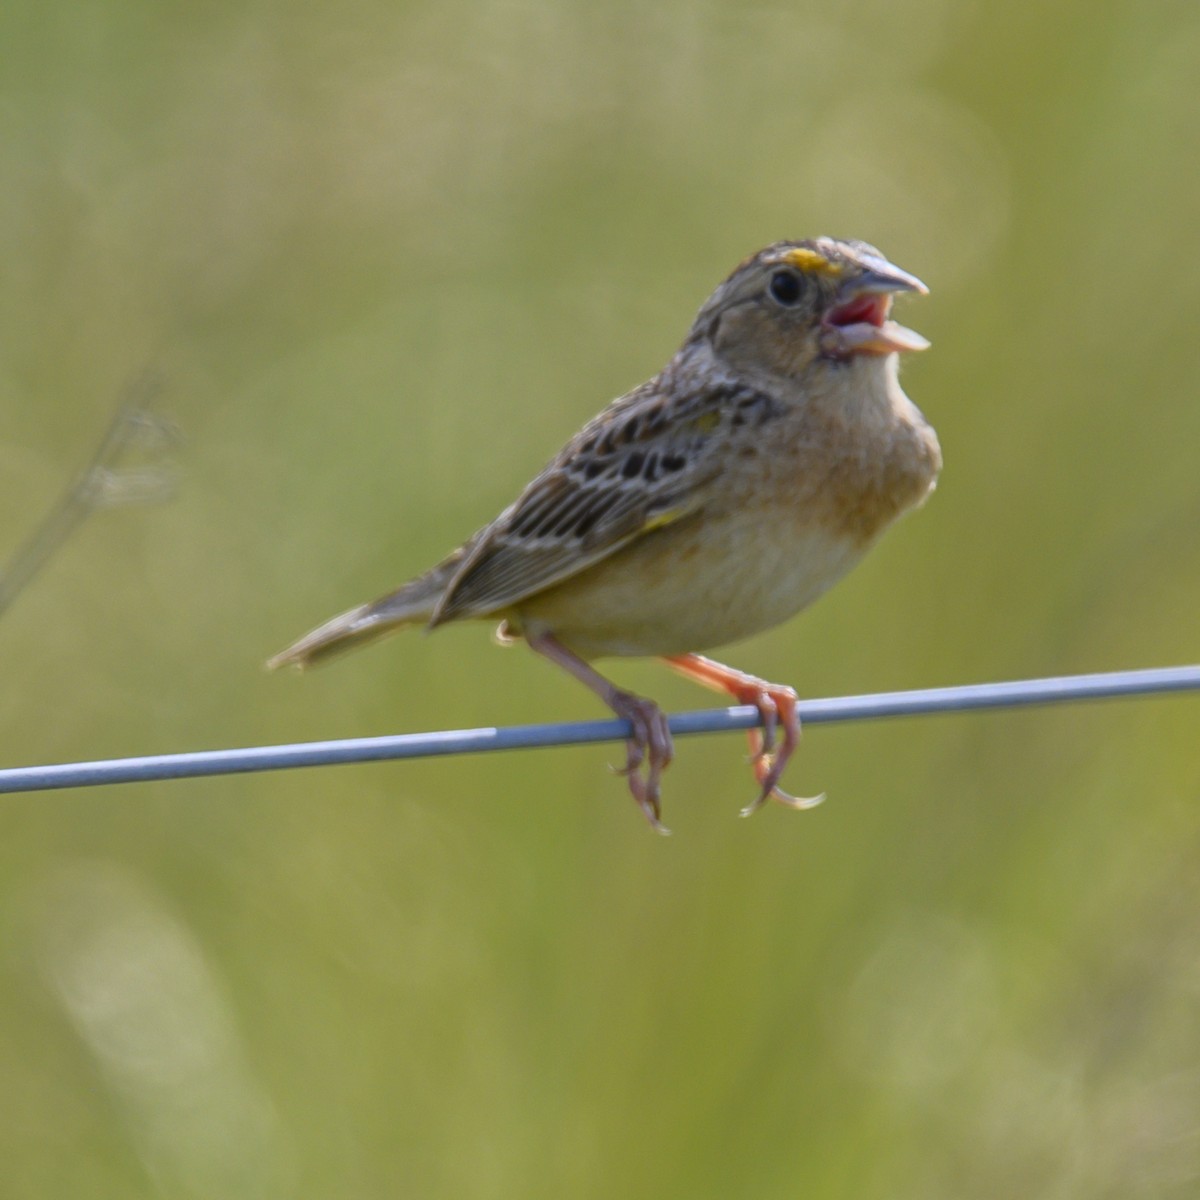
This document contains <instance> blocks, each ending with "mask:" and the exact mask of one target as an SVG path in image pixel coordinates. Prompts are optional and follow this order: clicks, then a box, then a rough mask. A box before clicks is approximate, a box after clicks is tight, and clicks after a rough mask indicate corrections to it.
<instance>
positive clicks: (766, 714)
mask: <svg viewBox="0 0 1200 1200" xmlns="http://www.w3.org/2000/svg"><path fill="white" fill-rule="evenodd" d="M666 661H667V663H668V664H669V665H670V666H672V667H674V668H675V669H676V670H677V671H679V672H680V673H681V674H683V675H686V676H688V678H690V679H694V680H696V682H697V683H703V684H704V685H705V686H707V687H711V688H714V689H716V690H717V691H723V692H728V693H729V694H730V695H731V696H733V698H734V699H735V700H737V701H738V703H739V704H752V705H753V706H754V707H755V708H757V709H758V712H759V715H760V717H761V718H762V727H761V729H751V730H749V731H748V736H749V739H750V761H751V763H752V764H753V766H754V777H755V779H756V780H757V781H758V785H759V793H758V796H757V797H756V798H755V800H754V801H753V802H752V803H750V804H748V805H746V807H745V808H743V809H742V812H741V815H742V816H743V817H748V816H750V815H751V814H752V813H755V812H757V811H758V810H759V809H760V808H762V806H763V805H764V804H766V802H767V801H768V800H774V801H776V802H777V803H779V804H783V805H786V806H787V807H788V808H798V809H803V808H813V807H814V806H815V805H818V804H820V803H821V801H822V800H824V799H825V797H824V795H820V796H792V795H790V794H789V793H787V792H785V791H784V790H783V789H782V788H781V787H780V786H779V780H780V779H781V778H782V777H783V772H784V768H785V767H786V766H787V764H788V760H789V759H790V758H791V757H792V753H793V752H794V751H795V749H796V747H797V746H798V745H799V744H800V714H799V710H798V701H797V698H796V693H795V692H794V691H793V690H792V689H791V688H790V687H787V686H785V685H784V684H780V683H767V682H766V680H763V679H758V678H757V677H756V676H754V675H747V674H745V673H744V672H742V671H735V670H734V669H733V668H732V667H727V666H725V665H724V664H723V663H719V662H714V661H713V660H712V659H710V658H704V657H703V656H701V655H699V654H684V655H680V656H678V657H673V658H668V659H667V660H666Z"/></svg>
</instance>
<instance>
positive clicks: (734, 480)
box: [267, 237, 942, 833]
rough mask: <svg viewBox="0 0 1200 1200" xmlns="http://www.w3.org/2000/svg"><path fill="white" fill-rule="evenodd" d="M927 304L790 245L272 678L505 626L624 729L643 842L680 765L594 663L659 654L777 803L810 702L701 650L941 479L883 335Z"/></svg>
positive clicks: (765, 617) (883, 269) (738, 634)
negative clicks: (704, 703)
mask: <svg viewBox="0 0 1200 1200" xmlns="http://www.w3.org/2000/svg"><path fill="white" fill-rule="evenodd" d="M927 292H928V289H927V288H926V286H925V284H923V283H922V282H921V281H920V279H918V278H917V277H916V276H915V275H911V274H909V273H908V272H907V271H904V270H902V269H901V268H899V267H897V266H895V265H894V264H893V263H891V262H890V261H889V260H888V259H887V258H885V257H884V256H883V254H882V253H881V252H880V251H879V250H877V249H876V248H875V247H874V246H871V245H869V244H868V243H866V242H863V241H858V240H852V239H839V238H832V237H817V238H810V239H804V240H799V241H780V242H775V243H773V244H772V245H769V246H767V247H765V248H764V249H762V250H759V251H758V252H757V253H756V254H753V255H751V256H750V257H748V258H746V259H745V260H744V261H743V262H741V263H740V264H739V265H738V266H737V267H736V268H735V269H734V270H733V271H732V273H731V274H730V275H729V276H728V277H727V278H726V279H725V280H724V281H723V282H722V283H721V284H720V285H719V286H718V287H717V288H716V290H715V291H714V292H713V293H712V295H711V296H710V297H709V298H708V299H707V300H706V301H705V302H704V304H703V305H702V306H701V308H700V310H699V312H698V314H697V316H696V318H695V320H694V321H693V323H692V325H691V328H690V330H689V332H688V334H687V336H686V338H685V339H684V341H683V344H682V345H681V346H680V347H679V349H678V350H677V351H676V353H675V354H674V355H673V356H672V357H671V358H670V360H669V361H668V362H667V364H666V366H664V367H663V369H662V370H661V371H660V372H659V373H658V374H657V375H655V376H654V377H653V378H652V379H650V380H648V381H647V382H645V383H643V384H641V385H640V386H638V387H635V388H633V390H632V391H629V392H627V393H626V394H625V395H623V396H621V397H620V398H618V399H617V400H614V401H613V402H612V403H611V404H609V406H608V407H607V408H605V409H604V410H603V411H602V412H600V413H599V415H597V416H596V417H594V418H593V419H592V420H591V421H589V422H588V423H587V424H586V425H584V427H583V428H582V429H581V430H580V431H579V432H578V433H576V434H575V436H574V437H572V438H571V439H570V440H569V441H568V442H567V443H566V444H565V445H564V446H563V447H562V449H561V450H560V451H559V452H558V454H556V455H555V456H554V458H553V459H551V460H550V462H549V463H548V464H547V465H546V467H545V468H544V469H543V470H542V471H541V472H540V473H539V474H538V475H537V476H535V478H534V479H533V480H532V481H531V482H530V483H529V484H528V485H527V486H526V487H525V488H524V490H523V491H522V492H521V493H520V495H519V496H518V497H517V499H516V500H515V501H514V502H513V503H512V504H510V505H509V506H508V507H507V508H506V509H505V510H504V511H503V512H501V513H500V515H499V516H498V517H496V518H495V519H494V520H493V521H491V522H490V523H488V524H487V525H485V526H483V528H482V529H480V530H479V531H478V532H476V533H475V534H474V535H473V536H472V537H470V538H468V539H467V540H466V541H465V542H464V543H463V544H462V545H461V546H459V547H458V548H457V549H456V550H454V551H453V552H452V553H451V554H450V555H448V556H447V557H446V558H445V559H443V560H442V561H441V562H439V563H438V564H436V565H435V566H434V567H432V568H431V569H429V570H427V571H426V572H425V573H424V574H421V575H418V576H417V577H416V578H414V579H412V580H411V581H410V582H408V583H406V584H404V585H403V586H402V587H400V588H398V589H397V590H395V591H392V592H390V593H388V594H387V595H384V596H382V597H380V598H379V599H377V600H373V601H371V602H370V603H367V604H362V605H359V606H358V607H356V608H352V609H350V610H348V611H347V612H344V613H342V614H340V615H338V616H336V617H333V618H332V619H331V620H329V621H326V622H325V623H324V624H322V625H320V626H318V627H317V628H316V629H314V630H312V632H310V633H308V634H306V635H305V636H304V637H302V638H300V639H299V640H298V641H297V642H295V643H294V644H293V645H291V646H289V647H288V648H287V649H285V650H283V651H281V652H280V653H279V654H277V655H275V657H274V658H272V659H270V660H269V662H268V664H267V665H268V666H269V667H271V668H277V667H281V666H285V665H295V666H300V667H305V666H309V665H311V664H314V663H317V662H319V661H322V660H324V659H326V658H328V657H330V656H332V655H334V654H336V653H338V652H340V651H343V650H347V649H350V648H351V647H354V646H358V645H360V644H363V643H366V642H370V641H374V640H375V639H376V638H378V637H381V636H382V635H385V634H389V633H393V632H395V631H396V630H399V629H402V628H404V627H405V626H412V625H421V626H424V627H425V628H426V629H429V630H432V629H436V628H437V627H439V626H441V625H445V624H447V623H448V622H451V621H461V620H466V619H485V620H493V621H498V622H499V625H498V628H497V635H498V638H499V640H501V641H503V642H511V641H516V640H523V641H524V642H525V643H526V644H527V645H528V646H529V647H530V648H531V649H532V650H534V651H535V652H536V653H538V654H540V655H542V656H543V657H545V658H547V659H549V660H550V661H551V662H553V663H556V664H557V665H558V666H559V667H562V668H564V669H565V670H566V671H567V672H568V673H569V674H570V675H572V676H574V677H575V678H576V679H577V680H579V681H580V682H581V683H582V684H583V685H584V686H585V687H587V688H589V689H590V690H591V691H592V692H594V693H595V694H596V695H597V696H598V697H599V698H600V699H601V700H602V701H603V702H604V704H606V705H607V706H608V707H609V708H610V709H611V710H612V711H613V713H615V714H616V715H617V716H618V717H620V718H624V719H626V720H627V721H628V722H629V735H628V738H627V741H626V754H625V763H624V765H623V767H621V768H620V771H619V773H620V774H622V775H624V776H625V778H626V780H627V784H628V788H629V790H630V792H631V794H632V796H633V798H634V800H635V801H636V802H637V804H638V806H639V808H640V809H641V810H642V812H643V813H644V814H645V816H646V818H647V820H648V821H649V822H650V824H651V826H652V827H653V828H654V829H656V830H658V831H660V832H664V833H665V832H668V831H667V829H666V827H665V826H664V825H663V822H662V810H661V777H662V773H663V771H664V770H665V769H666V768H667V766H668V765H669V764H670V763H671V760H672V758H673V755H674V748H673V745H672V738H671V732H670V729H669V727H668V723H667V718H666V716H665V715H664V713H663V710H662V709H661V708H660V707H659V705H658V704H656V703H655V702H654V701H653V700H651V699H649V698H647V697H644V696H641V695H637V694H635V693H633V692H629V691H626V690H624V689H622V688H620V687H618V686H617V685H616V684H615V683H613V682H612V681H611V680H609V679H608V678H607V677H606V676H605V675H602V674H601V673H600V672H599V671H598V670H597V669H596V667H595V666H594V665H593V663H594V661H595V660H596V659H598V658H608V657H618V658H619V657H654V658H659V659H662V660H663V661H664V662H665V663H666V664H667V665H668V666H670V667H671V668H673V669H674V670H676V671H678V672H679V673H681V674H683V675H684V676H686V677H688V678H690V679H692V680H694V681H695V682H697V683H700V684H702V685H705V686H707V687H709V688H712V689H714V690H717V691H721V692H724V693H727V694H729V695H731V696H732V697H734V698H735V699H736V700H737V701H738V702H739V703H741V704H748V705H753V706H754V707H756V708H757V709H758V712H759V714H760V718H761V720H760V725H759V726H757V727H756V728H754V729H752V730H751V731H750V735H749V736H750V743H751V762H752V764H753V770H754V775H755V779H756V782H757V793H756V795H755V797H754V799H753V801H752V802H751V803H750V804H749V805H747V806H746V807H745V808H743V809H742V814H743V815H749V814H750V813H752V812H754V811H756V810H757V809H759V808H760V807H762V806H763V805H764V804H765V803H766V802H767V801H768V800H772V799H773V800H775V801H778V802H779V803H781V804H784V805H786V806H789V807H793V808H807V807H810V806H811V805H813V804H815V803H817V802H819V801H820V800H821V799H822V797H820V796H818V797H812V798H810V797H798V796H792V795H789V794H788V793H787V792H785V791H783V789H782V788H781V787H780V779H781V776H782V774H783V770H784V767H785V766H786V765H787V763H788V761H789V759H790V758H791V757H792V755H793V753H794V751H795V749H796V747H797V744H798V741H799V737H800V720H799V716H798V709H797V705H798V701H797V695H796V692H795V691H794V690H793V689H792V688H791V687H788V686H785V685H781V684H773V683H769V682H767V681H765V680H763V679H759V678H757V677H755V676H753V675H749V674H746V673H744V672H741V671H738V670H736V669H734V668H732V667H728V666H725V665H723V664H722V663H720V662H717V661H716V660H715V659H712V658H708V657H705V656H704V655H703V654H702V653H701V652H702V651H708V650H711V649H713V648H715V647H720V646H724V645H726V644H728V643H731V642H736V641H739V640H741V639H743V638H746V637H748V636H750V635H752V634H757V633H760V632H762V631H764V630H767V629H769V628H771V627H773V626H776V625H778V624H780V623H781V622H783V621H785V620H787V619H788V618H790V617H792V616H793V615H795V614H796V613H798V612H800V611H801V610H802V609H804V608H806V607H807V606H808V605H810V604H811V603H812V602H813V601H814V600H816V599H817V598H818V597H819V596H820V595H821V594H822V593H824V592H825V591H826V590H827V589H828V588H829V587H830V586H831V585H832V584H833V583H835V582H836V581H837V580H838V579H840V578H841V577H842V576H843V575H844V574H845V573H846V572H847V571H848V570H849V569H850V568H851V567H853V566H854V565H855V564H856V563H857V562H858V561H859V560H860V559H861V558H862V557H863V555H864V554H865V553H866V551H867V550H868V548H869V547H870V546H871V545H872V544H873V543H874V542H875V541H876V540H877V539H878V537H879V535H880V534H881V533H882V532H883V531H884V530H885V529H886V528H887V527H888V526H889V525H891V524H892V522H893V521H894V520H895V519H896V518H897V517H899V516H900V515H902V514H903V513H905V512H907V511H909V510H910V509H913V508H915V507H917V506H918V505H920V504H921V503H922V502H923V501H924V500H925V499H926V498H927V496H928V495H929V493H930V492H931V491H932V490H933V488H934V486H935V484H936V481H937V477H938V473H939V471H940V470H941V466H942V455H941V449H940V446H939V444H938V439H937V435H936V433H935V432H934V430H933V428H932V427H931V426H930V424H929V423H928V422H927V421H926V420H925V418H924V416H923V415H922V413H921V411H920V410H919V409H918V408H917V407H916V405H914V404H913V402H912V401H911V400H909V398H908V397H907V395H906V394H905V393H904V391H903V389H902V388H901V385H900V381H899V357H900V355H901V354H905V353H909V352H914V351H920V350H924V349H926V348H927V347H928V345H929V342H928V341H927V340H926V339H925V338H924V337H922V336H921V335H920V334H918V333H916V332H914V331H913V330H911V329H908V328H906V327H904V326H903V325H900V324H898V323H897V322H896V321H894V320H892V319H891V309H892V304H893V299H894V298H895V297H896V296H898V295H901V294H905V293H915V294H919V295H924V294H926V293H927Z"/></svg>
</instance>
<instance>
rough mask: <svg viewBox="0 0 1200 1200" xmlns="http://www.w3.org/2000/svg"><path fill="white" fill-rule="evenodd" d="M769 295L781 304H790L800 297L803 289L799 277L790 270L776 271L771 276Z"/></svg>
mask: <svg viewBox="0 0 1200 1200" xmlns="http://www.w3.org/2000/svg"><path fill="white" fill-rule="evenodd" d="M769 286H770V289H771V295H772V296H773V297H774V298H775V299H776V300H777V301H778V302H779V303H780V304H783V305H787V306H789V307H790V306H791V305H793V304H795V303H796V301H797V300H799V299H800V293H801V291H802V290H803V288H802V286H801V284H800V280H799V278H798V277H797V276H796V275H795V274H794V273H793V272H791V271H776V272H775V274H774V275H772V276H771V283H770V285H769Z"/></svg>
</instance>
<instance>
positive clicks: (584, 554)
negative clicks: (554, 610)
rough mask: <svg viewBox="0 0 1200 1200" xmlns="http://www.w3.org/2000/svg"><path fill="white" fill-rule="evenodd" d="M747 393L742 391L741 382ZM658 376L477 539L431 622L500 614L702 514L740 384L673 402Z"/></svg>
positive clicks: (617, 406)
mask: <svg viewBox="0 0 1200 1200" xmlns="http://www.w3.org/2000/svg"><path fill="white" fill-rule="evenodd" d="M739 391H740V389H739ZM668 395H669V391H666V392H665V391H664V389H663V388H662V386H661V383H660V381H657V380H655V381H651V382H650V383H649V384H645V385H643V386H642V387H641V388H638V389H636V390H635V391H633V392H630V393H629V394H628V395H626V396H623V397H622V398H621V399H620V400H617V401H615V402H614V403H613V404H612V405H610V406H609V407H608V408H607V409H606V410H605V411H604V412H603V413H601V414H600V416H599V417H597V418H596V419H595V420H593V421H592V422H590V423H589V424H588V425H586V426H585V427H584V428H583V429H582V430H580V432H579V433H578V434H576V436H575V437H574V438H572V439H571V441H570V442H568V443H567V445H566V446H565V447H564V448H563V450H562V451H561V453H560V454H559V455H558V456H557V457H556V458H555V459H554V460H553V461H552V462H551V463H550V464H549V465H548V466H547V467H546V469H545V470H544V471H542V473H541V474H540V475H538V476H537V478H536V479H534V480H533V482H532V483H530V485H529V486H528V487H527V488H526V489H525V491H524V492H523V493H522V494H521V496H520V497H518V499H517V501H516V502H515V503H514V504H512V505H511V506H510V507H509V508H508V509H506V510H505V511H504V512H503V513H501V515H500V516H499V517H498V518H497V519H496V520H495V521H494V522H493V523H492V524H491V525H489V526H488V527H487V528H485V529H484V530H482V531H481V532H480V533H479V534H478V535H477V536H476V537H475V538H474V539H472V543H471V546H470V550H469V552H468V553H467V555H466V556H465V558H464V560H463V562H462V564H461V566H460V568H459V570H458V573H457V574H456V575H455V577H454V578H453V580H452V581H451V582H450V584H449V586H448V587H447V588H446V591H445V592H444V594H443V596H442V599H441V602H440V603H439V604H438V607H437V609H436V611H435V612H434V614H433V617H432V619H431V621H430V624H431V625H440V624H441V623H443V622H444V621H450V620H454V619H456V618H459V617H471V616H486V615H488V614H490V613H495V612H501V611H503V610H505V609H507V608H510V607H511V606H512V605H514V604H518V603H520V601H521V600H523V599H525V598H526V597H528V596H531V595H533V594H535V593H536V592H540V591H543V590H544V589H546V588H548V587H551V586H553V585H554V584H557V583H561V582H562V581H563V580H565V579H569V578H570V577H571V576H573V575H576V574H578V573H579V572H580V571H583V570H586V569H587V568H588V567H591V566H593V565H594V564H595V563H597V562H600V561H602V560H603V559H605V558H607V557H609V556H610V555H612V554H615V553H616V552H617V551H618V550H620V549H621V548H622V547H623V546H626V545H628V544H629V543H630V542H632V541H633V540H634V539H636V538H638V537H640V536H643V535H645V534H646V533H648V532H651V531H653V530H656V529H661V528H662V527H663V526H664V525H667V524H669V523H671V522H673V521H677V520H679V519H680V518H682V517H685V516H687V515H689V514H691V513H693V512H696V511H698V509H699V508H700V507H701V506H702V503H703V487H702V485H703V484H704V483H706V482H707V481H708V480H709V479H711V478H712V476H713V475H714V474H715V473H716V471H717V470H718V466H717V463H716V461H715V456H713V455H712V453H711V450H712V446H713V435H714V434H715V433H716V432H717V431H718V429H719V427H720V425H721V423H722V421H723V420H725V419H726V418H727V416H728V414H729V413H730V412H733V411H736V403H734V404H731V399H732V400H735V401H736V398H737V397H736V395H735V394H734V393H733V391H732V390H731V389H711V390H709V391H706V392H702V393H699V394H696V393H693V395H692V397H691V398H690V399H689V401H688V402H686V403H680V402H679V401H678V400H675V401H669V400H668Z"/></svg>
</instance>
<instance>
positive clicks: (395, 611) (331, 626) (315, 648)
mask: <svg viewBox="0 0 1200 1200" xmlns="http://www.w3.org/2000/svg"><path fill="white" fill-rule="evenodd" d="M448 565H449V563H448V562H447V563H440V564H439V565H438V566H436V567H434V568H433V570H432V571H429V572H428V573H426V574H425V575H422V576H421V577H420V578H419V579H414V580H413V581H412V582H411V583H406V584H405V585H404V586H403V587H402V588H399V589H398V590H397V591H394V592H389V593H388V595H386V596H381V597H380V598H379V599H378V600H373V601H371V602H370V603H369V604H360V605H359V606H358V607H357V608H352V609H350V610H349V611H347V612H344V613H340V614H339V615H338V616H336V617H333V618H331V619H330V620H328V621H326V622H325V624H324V625H318V626H317V628H316V629H314V630H313V631H312V632H311V633H306V634H305V635H304V636H303V637H302V638H301V639H300V640H299V641H297V642H294V643H293V644H292V645H290V646H288V648H287V649H286V650H281V651H280V652H279V653H278V654H276V655H275V657H274V658H270V659H268V660H267V668H268V670H271V671H274V670H275V669H276V668H278V667H286V666H296V667H311V666H313V665H314V664H315V663H319V662H324V661H325V660H326V659H327V658H333V657H335V656H336V655H339V654H342V653H344V652H345V651H347V650H353V649H354V648H355V647H357V646H361V645H365V644H366V643H368V642H373V641H375V639H376V638H381V637H384V636H386V635H387V634H389V633H395V632H396V631H397V630H400V629H403V628H404V627H405V626H406V625H418V624H425V623H426V622H427V621H428V620H429V618H430V617H431V616H432V615H433V609H434V606H435V605H436V604H437V601H438V598H439V597H440V596H441V594H442V591H443V590H444V588H445V586H446V583H447V574H448V572H447V570H446V568H447V567H448Z"/></svg>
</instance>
